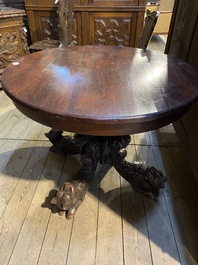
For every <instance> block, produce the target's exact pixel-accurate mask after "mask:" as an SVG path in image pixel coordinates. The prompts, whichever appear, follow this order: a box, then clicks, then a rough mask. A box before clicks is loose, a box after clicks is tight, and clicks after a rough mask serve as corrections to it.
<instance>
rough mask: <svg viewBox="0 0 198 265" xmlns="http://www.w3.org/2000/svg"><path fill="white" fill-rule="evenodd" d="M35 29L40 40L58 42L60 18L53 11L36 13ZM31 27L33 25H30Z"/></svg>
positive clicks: (33, 40)
mask: <svg viewBox="0 0 198 265" xmlns="http://www.w3.org/2000/svg"><path fill="white" fill-rule="evenodd" d="M34 21H35V28H36V32H37V38H36V39H34V38H32V42H35V41H38V40H58V16H57V14H56V12H54V11H52V12H49V11H34ZM30 26H31V24H30Z"/></svg>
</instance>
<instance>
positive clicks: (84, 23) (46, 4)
mask: <svg viewBox="0 0 198 265" xmlns="http://www.w3.org/2000/svg"><path fill="white" fill-rule="evenodd" d="M145 5H146V0H133V1H132V0H131V1H127V0H122V1H115V0H111V1H104V0H74V21H73V33H72V42H73V44H75V45H94V44H95V45H97V44H106V45H107V44H108V45H116V46H118V45H122V46H133V47H137V45H138V41H139V36H140V34H141V31H142V27H143V22H144V14H145ZM25 8H26V12H27V16H28V21H29V28H30V35H31V40H32V43H34V42H36V41H39V40H47V39H54V40H58V27H57V25H58V15H57V13H56V11H57V5H55V4H54V1H53V0H40V1H38V0H25Z"/></svg>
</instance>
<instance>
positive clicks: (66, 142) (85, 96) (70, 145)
mask: <svg viewBox="0 0 198 265" xmlns="http://www.w3.org/2000/svg"><path fill="white" fill-rule="evenodd" d="M2 84H3V89H4V91H5V93H6V94H7V95H8V96H9V97H10V98H11V99H12V100H13V102H14V104H15V106H16V107H17V108H18V109H19V110H20V111H21V112H22V113H24V114H25V115H26V116H28V117H30V118H31V119H33V120H35V121H37V122H39V123H42V124H44V125H47V126H49V127H52V128H55V129H52V130H51V131H50V132H49V133H48V134H46V136H47V137H48V138H49V139H50V141H51V142H52V143H53V147H52V150H54V151H57V152H60V153H61V154H64V155H66V154H76V153H80V154H81V161H82V167H81V169H80V171H79V172H78V173H77V174H76V176H74V178H73V180H72V181H71V182H67V183H65V185H63V187H61V189H60V190H59V191H58V192H57V195H56V196H55V197H54V198H53V200H52V203H53V204H56V205H57V206H58V207H59V208H60V209H61V210H60V214H62V213H63V212H64V211H67V218H68V219H70V218H72V217H73V215H74V213H75V211H76V209H77V208H78V206H79V205H80V204H81V202H82V200H83V198H84V195H85V192H86V190H87V189H88V186H89V182H90V180H91V179H92V177H93V175H94V172H95V169H96V165H97V163H98V162H101V163H110V164H111V165H113V166H114V167H115V168H116V170H117V171H118V172H119V173H120V174H121V175H122V176H123V177H124V178H125V179H127V180H128V181H129V182H130V184H131V186H132V187H133V188H134V189H135V190H136V191H138V192H141V193H143V194H145V195H146V196H148V197H151V198H153V199H156V198H157V196H158V195H159V190H160V189H161V188H162V187H163V185H164V182H165V180H166V178H165V177H164V176H163V174H162V173H161V172H159V171H158V170H157V169H155V168H154V167H148V168H146V169H143V168H142V167H141V166H137V165H135V164H134V163H129V162H127V161H126V160H125V159H124V157H125V156H126V152H125V151H123V148H125V147H126V146H127V145H128V143H129V142H130V136H129V135H130V134H134V133H139V132H144V131H149V130H153V129H156V128H160V127H162V126H165V125H167V124H169V123H171V122H174V121H175V120H177V119H178V118H180V117H181V116H182V115H184V114H185V113H186V111H187V110H188V109H189V108H190V106H192V104H193V103H194V102H195V101H196V100H197V97H198V73H197V71H195V70H194V68H193V67H192V66H190V65H189V64H187V63H185V62H183V61H181V60H179V59H176V58H172V57H170V56H167V55H163V54H158V53H155V52H151V51H149V50H147V51H143V50H141V49H134V48H126V47H113V46H75V47H67V48H55V49H50V50H45V51H41V52H37V53H33V54H30V55H27V56H25V57H22V58H20V59H17V61H16V62H14V63H12V64H10V65H9V66H8V67H7V68H6V70H4V72H3V76H2ZM63 131H69V132H74V133H76V135H75V136H74V137H73V138H70V137H65V136H63V135H62V132H63Z"/></svg>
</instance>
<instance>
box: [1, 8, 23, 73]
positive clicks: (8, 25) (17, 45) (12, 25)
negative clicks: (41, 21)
mask: <svg viewBox="0 0 198 265" xmlns="http://www.w3.org/2000/svg"><path fill="white" fill-rule="evenodd" d="M25 15H26V14H25V11H24V10H20V9H10V8H5V9H2V10H1V11H0V68H5V67H6V66H7V65H8V64H9V63H10V62H12V61H14V60H16V59H17V58H18V57H20V56H23V55H25V54H27V53H28V45H27V39H26V31H25V28H24V23H23V18H24V17H25Z"/></svg>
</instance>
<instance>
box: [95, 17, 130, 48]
mask: <svg viewBox="0 0 198 265" xmlns="http://www.w3.org/2000/svg"><path fill="white" fill-rule="evenodd" d="M94 29H95V30H94V44H98V45H99V44H103V45H116V46H127V47H128V46H130V33H131V18H128V19H127V18H95V19H94Z"/></svg>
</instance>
